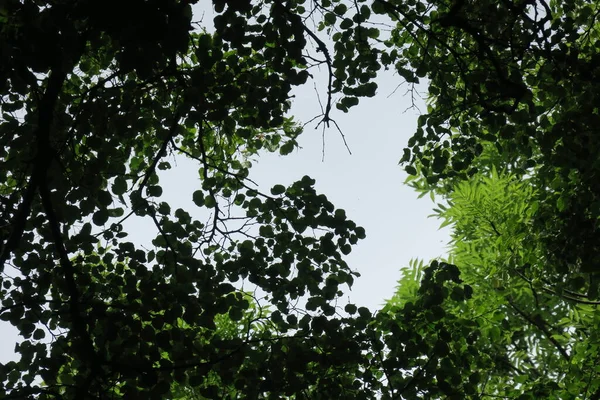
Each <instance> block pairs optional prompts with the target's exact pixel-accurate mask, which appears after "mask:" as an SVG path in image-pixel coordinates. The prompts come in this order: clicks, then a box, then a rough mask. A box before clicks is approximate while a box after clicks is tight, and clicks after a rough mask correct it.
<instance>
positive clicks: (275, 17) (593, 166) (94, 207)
mask: <svg viewBox="0 0 600 400" xmlns="http://www.w3.org/2000/svg"><path fill="white" fill-rule="evenodd" d="M194 3H196V1H194V0H164V1H158V0H150V1H144V0H132V1H127V2H117V1H116V0H109V1H104V2H96V1H91V0H83V1H77V2H65V1H57V0H52V1H46V2H42V1H37V0H24V1H19V0H8V1H4V2H2V3H1V4H0V24H1V25H0V48H1V49H2V51H1V52H0V58H1V61H2V62H1V63H0V106H1V120H0V144H1V146H0V148H1V150H0V204H1V207H0V239H1V241H0V244H1V247H0V270H1V271H2V273H3V275H1V278H0V279H1V280H2V285H1V289H0V297H1V299H2V304H1V306H0V318H1V319H2V320H3V321H7V322H9V323H10V324H12V325H13V326H15V327H16V328H17V329H18V330H19V332H20V334H21V336H22V337H23V339H24V340H23V341H22V343H20V344H19V345H18V346H17V348H16V350H17V352H18V354H19V356H20V359H19V360H18V361H15V362H10V363H7V364H5V365H0V383H1V386H0V397H3V398H7V399H11V398H16V399H22V398H39V399H104V398H126V399H136V398H144V399H153V398H157V399H158V398H164V397H168V396H169V395H171V396H184V395H186V393H185V391H186V390H187V391H188V392H189V391H191V392H192V393H194V395H198V396H202V397H204V398H224V397H227V396H229V397H236V398H266V397H268V398H286V397H287V398H297V399H301V398H311V399H313V398H314V399H320V398H323V399H332V398H356V399H371V398H383V399H398V398H404V399H417V398H482V397H486V396H487V397H490V396H504V397H505V398H522V399H525V398H557V399H564V398H578V397H581V396H583V397H585V398H596V399H597V398H600V383H599V382H600V381H599V380H598V377H597V375H596V369H597V367H596V364H595V362H596V361H595V360H596V359H597V356H598V338H597V335H598V334H597V329H595V326H596V325H597V322H598V321H596V319H597V314H596V313H595V309H596V305H597V304H596V299H597V298H598V285H599V283H598V282H599V281H598V279H597V276H596V274H595V273H596V272H597V265H598V261H599V258H598V257H600V256H599V254H600V251H599V250H600V235H598V229H597V225H598V224H597V221H598V219H599V217H600V215H599V214H600V207H599V205H600V200H599V196H600V195H599V193H600V189H599V187H598V179H597V177H598V176H600V174H599V172H600V171H598V168H599V165H600V164H599V163H598V161H597V154H598V150H599V147H600V144H599V143H600V141H599V140H598V135H597V134H596V133H597V132H596V131H597V127H598V126H600V119H599V116H598V114H599V101H598V98H599V97H598V96H599V95H598V93H600V90H598V89H599V88H598V85H599V83H598V82H600V79H598V78H599V77H598V74H599V71H600V70H599V69H598V65H600V63H599V62H598V61H599V59H598V55H597V51H596V49H597V47H598V36H599V31H598V21H597V17H598V15H599V13H600V8H599V7H600V5H599V4H598V2H595V1H593V2H590V1H584V0H567V1H554V0H551V1H548V2H547V1H543V0H540V1H536V0H515V1H500V2H496V1H491V0H484V1H472V0H454V1H446V0H430V1H418V0H415V1H413V0H409V1H396V0H373V1H372V2H369V3H367V2H366V1H364V0H357V1H353V2H345V1H343V0H311V1H302V0H300V1H297V0H265V1H255V0H244V1H226V0H214V1H213V6H214V9H215V12H216V16H215V18H214V20H213V28H214V32H213V31H212V30H211V32H212V33H209V29H208V28H209V25H207V24H205V23H202V22H201V23H198V24H199V28H198V29H194V27H195V26H196V24H197V22H196V21H194V10H193V8H192V5H193V4H194ZM330 44H332V46H330ZM321 65H322V66H324V67H325V71H326V73H327V77H328V79H327V84H326V87H325V88H324V89H325V90H326V93H327V96H326V100H325V102H324V104H323V115H321V116H320V119H321V120H320V122H321V123H322V124H323V126H329V125H330V124H331V123H334V121H333V120H332V118H333V113H334V112H335V110H341V111H343V112H348V111H349V110H350V109H351V108H352V107H353V106H355V105H356V104H358V103H359V98H362V97H371V96H374V95H376V93H377V84H376V82H375V78H376V76H377V73H378V71H380V70H381V69H389V68H393V69H394V70H395V71H396V72H398V74H399V76H400V77H401V78H402V79H403V80H404V82H406V83H408V84H409V85H411V88H412V89H413V90H414V85H415V84H416V83H418V82H419V81H420V79H422V78H425V79H427V83H428V108H427V111H426V113H424V114H423V115H421V116H420V117H419V120H418V128H417V131H416V133H415V134H414V135H413V136H412V138H411V139H410V140H409V142H408V148H407V149H405V150H404V154H403V157H402V161H403V162H404V163H405V168H406V171H407V172H408V173H409V174H411V175H412V176H413V178H411V179H412V180H411V181H410V184H412V185H413V186H414V187H415V188H416V189H417V190H418V191H420V192H421V193H422V194H428V193H429V194H431V195H432V197H434V198H435V196H441V197H442V199H443V201H445V203H442V204H441V206H440V207H439V208H438V210H437V211H436V212H437V214H438V215H439V216H440V217H442V218H443V220H444V223H447V224H451V225H452V226H453V229H454V236H453V242H452V248H451V254H450V257H449V259H448V260H445V261H434V262H432V263H431V264H430V265H429V266H427V267H424V266H423V264H421V263H420V262H419V263H415V264H413V270H412V271H408V272H406V273H405V275H404V277H403V279H402V280H401V282H403V283H402V284H401V285H400V287H399V291H398V293H397V295H396V296H395V297H394V299H392V301H390V303H389V304H387V305H386V306H385V307H384V309H383V310H381V312H378V313H372V312H371V311H369V310H368V309H366V308H364V307H357V306H356V305H353V304H348V305H346V306H345V307H344V309H343V311H344V313H342V309H341V306H338V303H337V301H338V300H339V298H340V296H341V295H342V294H343V288H344V287H345V286H346V285H348V286H350V285H351V284H352V283H353V281H354V278H355V277H356V276H357V275H358V274H357V273H356V272H354V271H352V270H351V269H350V267H349V266H348V265H347V263H346V262H345V261H344V256H345V255H347V254H349V253H350V252H351V250H352V245H354V244H356V243H357V242H358V241H359V240H360V239H363V238H364V237H365V231H364V229H362V228H361V227H359V226H357V225H356V224H355V223H354V222H352V221H351V220H349V219H348V218H347V216H346V214H345V212H344V210H341V209H336V208H335V207H334V205H333V204H332V203H331V202H330V201H329V200H328V199H327V197H326V196H325V195H323V194H318V193H316V191H315V190H314V188H313V186H314V183H315V182H314V180H313V179H311V178H310V177H308V176H307V177H304V178H302V179H301V180H300V181H298V182H295V183H293V184H291V185H289V186H288V187H285V186H283V185H275V186H274V187H273V188H272V189H271V191H270V193H264V192H262V191H260V190H259V188H257V187H255V186H253V185H252V181H250V180H249V174H250V163H249V162H248V158H249V157H252V156H256V155H259V154H260V152H261V151H278V152H280V153H281V154H284V155H285V154H289V153H290V152H292V151H293V150H294V148H295V147H296V146H297V138H298V136H299V135H300V134H301V133H302V128H301V126H300V125H299V124H297V123H296V122H295V121H294V120H293V119H292V118H291V117H290V115H289V110H290V100H291V90H292V89H293V87H295V86H298V85H303V84H305V83H306V82H307V80H308V79H309V78H310V77H311V70H312V69H314V68H316V67H318V66H321ZM175 157H187V158H189V159H191V160H194V161H195V162H196V163H197V165H198V178H199V182H198V183H197V187H195V191H194V193H193V196H192V198H191V199H190V200H192V201H193V203H194V204H195V206H196V209H187V210H184V209H182V208H178V209H175V210H173V209H172V207H171V205H170V204H169V203H168V202H166V201H161V196H162V194H163V190H162V187H161V181H160V171H164V170H167V169H170V168H173V167H174V166H175V163H174V162H173V160H174V158H175ZM191 184H193V183H191V182H190V185H191ZM130 218H145V219H147V220H149V221H151V222H152V223H153V224H154V226H155V227H156V237H155V239H154V240H153V241H152V247H151V248H146V247H143V246H141V245H139V244H136V243H134V242H133V241H129V240H128V233H129V232H126V231H125V230H124V225H123V224H124V222H125V221H126V220H128V219H130ZM202 221H204V222H202ZM247 286H251V287H252V288H253V289H256V293H260V296H259V297H260V298H261V299H262V301H263V302H264V306H265V307H266V306H268V307H269V310H270V312H269V314H268V316H267V315H264V314H262V313H261V311H260V307H263V305H262V304H260V305H259V304H258V303H256V301H255V300H254V299H253V298H249V297H248V294H247V291H246V288H247ZM257 307H258V308H257ZM257 313H258V314H257ZM257 318H258V320H256V321H254V320H255V319H257ZM180 389H181V390H183V391H184V392H183V394H182V392H177V391H178V390H180ZM582 393H583V395H582Z"/></svg>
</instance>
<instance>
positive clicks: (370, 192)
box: [0, 2, 449, 362]
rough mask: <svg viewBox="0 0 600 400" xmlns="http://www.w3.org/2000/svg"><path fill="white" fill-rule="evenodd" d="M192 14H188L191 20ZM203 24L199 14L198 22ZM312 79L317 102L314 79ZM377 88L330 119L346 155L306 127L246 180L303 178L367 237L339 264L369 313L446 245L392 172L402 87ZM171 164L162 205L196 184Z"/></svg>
mask: <svg viewBox="0 0 600 400" xmlns="http://www.w3.org/2000/svg"><path fill="white" fill-rule="evenodd" d="M207 3H208V2H207ZM207 3H205V4H207ZM195 11H196V10H195ZM199 15H200V14H199V13H198V12H195V18H198V16H199ZM208 20H210V17H209V15H208V14H207V16H206V17H205V21H208ZM312 72H313V74H314V75H315V76H316V78H317V81H316V86H317V88H318V89H320V91H321V99H324V98H325V93H324V91H323V90H324V87H323V82H322V75H321V74H319V73H318V72H317V71H312ZM378 82H379V87H380V88H379V90H378V95H377V96H376V97H375V98H372V99H364V100H361V104H360V105H359V106H357V107H355V108H353V109H352V110H351V112H350V113H349V114H344V113H342V112H340V111H337V110H336V111H335V113H334V114H333V117H334V118H335V119H336V121H337V122H338V124H339V126H340V128H341V129H342V131H343V132H344V134H345V136H346V140H347V142H348V145H349V147H350V149H351V151H352V155H350V154H348V151H347V150H346V148H345V147H344V143H343V142H342V139H341V137H340V135H339V133H338V132H337V131H336V130H335V129H334V128H331V129H329V130H327V131H326V132H325V144H326V147H325V158H324V160H322V136H321V129H318V130H315V129H314V126H315V125H316V122H313V123H311V124H310V125H308V126H307V127H306V130H305V133H304V134H303V135H301V136H300V138H299V143H300V146H301V149H299V150H298V151H295V152H294V153H292V154H291V155H288V156H285V157H281V156H279V155H277V154H264V155H262V156H261V157H260V159H259V161H258V162H257V163H255V164H254V167H253V168H252V170H251V175H250V177H251V178H252V179H253V180H255V181H256V182H257V183H258V184H259V188H260V189H261V190H263V191H266V192H268V189H269V188H270V187H271V186H272V185H274V184H276V183H281V184H284V185H288V184H291V183H292V182H294V181H295V180H297V179H300V178H301V177H302V176H304V175H309V176H311V177H312V178H314V179H316V181H317V182H316V188H317V191H319V192H320V193H324V194H326V195H327V196H328V198H329V199H330V200H331V201H332V202H333V203H334V204H335V206H336V207H338V208H343V209H345V210H346V213H347V215H348V217H349V218H350V219H352V220H354V221H355V222H356V223H357V224H358V225H361V226H363V227H364V228H365V229H366V232H367V238H366V239H365V240H363V241H361V242H359V244H358V245H357V246H355V248H354V250H353V251H352V253H351V254H350V255H349V256H347V258H346V260H347V262H348V264H349V265H350V267H351V268H352V269H354V270H357V271H359V272H360V273H361V274H362V277H361V278H359V279H358V280H356V281H355V284H354V287H353V289H352V291H351V292H349V293H348V295H349V299H350V301H352V302H354V303H356V304H358V305H364V306H367V307H369V308H371V309H375V308H378V307H379V306H380V305H381V304H382V303H383V302H384V300H385V299H387V298H389V297H391V296H392V294H393V292H394V287H395V285H396V281H397V280H398V279H399V277H400V268H402V267H405V266H407V265H408V262H409V260H410V259H411V258H422V259H425V260H429V259H431V258H435V257H439V256H443V255H444V254H445V247H446V243H447V242H448V239H449V236H448V235H449V232H448V230H442V231H440V230H438V226H439V224H440V222H439V221H437V220H435V219H432V218H427V216H428V215H429V214H431V213H432V211H431V210H432V203H431V201H430V200H428V199H427V198H423V199H419V200H417V194H416V193H415V192H413V191H412V190H411V189H410V188H409V187H407V186H404V185H403V181H404V179H405V177H406V175H405V173H404V172H403V170H402V168H401V167H400V166H399V165H398V160H399V159H400V156H401V154H402V149H403V148H404V147H405V145H406V142H407V141H408V139H409V138H410V136H411V135H412V133H413V132H414V130H415V127H416V119H417V115H418V110H416V109H409V106H410V105H411V98H410V96H408V95H404V93H405V92H406V86H401V87H400V88H399V89H398V90H397V91H396V93H395V94H393V95H392V96H389V95H390V94H391V93H392V92H393V91H394V89H395V88H396V87H397V85H398V84H399V83H400V82H402V81H401V78H399V77H398V76H394V75H392V74H391V73H388V74H384V75H383V76H382V77H381V79H379V80H378ZM422 90H424V89H423V88H422ZM294 94H295V99H294V102H293V109H292V114H293V115H294V116H295V117H296V119H297V120H298V121H300V122H306V121H308V120H310V119H312V118H313V117H315V116H316V115H318V114H319V113H320V107H319V104H318V101H317V97H316V94H315V91H314V87H313V84H312V83H311V82H309V83H308V84H307V85H306V86H305V87H302V88H299V89H297V90H295V92H294ZM388 96H389V98H388ZM416 104H417V106H419V107H420V108H421V109H422V110H423V109H424V104H423V101H422V100H420V99H416ZM178 164H179V165H178V167H177V169H175V170H172V171H169V173H168V174H166V176H165V178H167V179H162V180H161V184H162V185H163V189H164V195H163V199H162V200H163V201H168V202H174V203H180V204H181V205H184V204H190V199H191V197H190V196H191V193H192V192H193V190H195V189H196V187H195V183H192V182H197V166H196V165H194V164H192V163H189V162H183V161H182V162H179V163H178ZM182 203H183V204H182ZM189 211H190V212H193V211H194V208H191V209H189ZM129 229H130V234H131V236H130V240H133V241H139V242H146V241H147V240H149V238H150V237H154V236H155V234H156V232H155V228H154V227H153V225H152V224H146V223H140V222H139V221H132V224H130V225H129ZM0 338H2V340H1V341H0V362H6V361H7V360H9V359H13V358H14V353H13V351H14V343H15V340H16V336H15V335H14V330H13V329H12V327H10V326H9V325H8V324H7V323H5V322H3V321H0Z"/></svg>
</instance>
